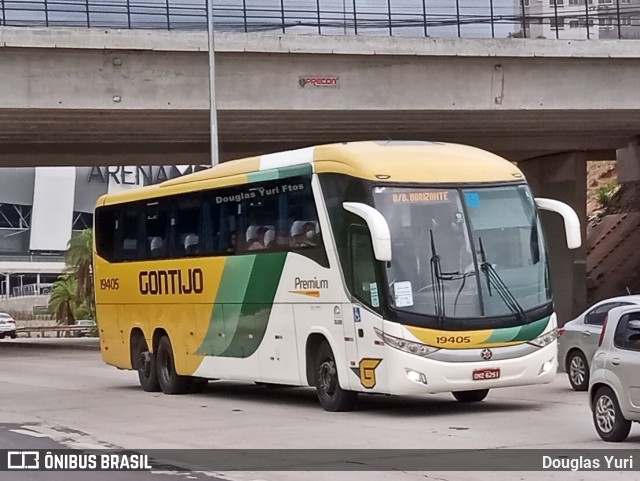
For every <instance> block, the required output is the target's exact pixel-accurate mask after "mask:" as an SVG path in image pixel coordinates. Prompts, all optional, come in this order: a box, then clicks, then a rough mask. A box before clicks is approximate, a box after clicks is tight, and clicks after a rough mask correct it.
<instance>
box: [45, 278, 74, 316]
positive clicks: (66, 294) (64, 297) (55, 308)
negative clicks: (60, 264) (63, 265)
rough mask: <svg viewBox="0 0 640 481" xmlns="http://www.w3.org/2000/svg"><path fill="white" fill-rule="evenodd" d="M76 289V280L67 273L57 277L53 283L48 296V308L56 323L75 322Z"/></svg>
mask: <svg viewBox="0 0 640 481" xmlns="http://www.w3.org/2000/svg"><path fill="white" fill-rule="evenodd" d="M77 290H78V286H77V283H76V280H75V278H74V277H73V276H71V275H69V274H66V275H62V276H60V277H58V279H57V280H56V281H55V282H54V283H53V287H52V289H51V297H49V310H50V311H51V312H53V314H54V316H55V318H56V321H57V322H58V324H66V325H71V324H74V323H75V317H74V315H73V312H74V310H75V309H76V308H77V307H78V295H77Z"/></svg>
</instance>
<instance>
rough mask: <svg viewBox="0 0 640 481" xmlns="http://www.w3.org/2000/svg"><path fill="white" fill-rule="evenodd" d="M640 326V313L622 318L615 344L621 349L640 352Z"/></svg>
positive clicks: (614, 340) (617, 329) (614, 339)
mask: <svg viewBox="0 0 640 481" xmlns="http://www.w3.org/2000/svg"><path fill="white" fill-rule="evenodd" d="M632 321H635V322H632ZM639 324H640V313H632V314H625V315H624V316H622V319H620V322H618V327H617V328H616V332H615V334H614V336H613V344H614V345H615V346H616V347H617V348H619V349H626V350H630V351H640V325H639Z"/></svg>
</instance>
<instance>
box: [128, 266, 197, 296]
mask: <svg viewBox="0 0 640 481" xmlns="http://www.w3.org/2000/svg"><path fill="white" fill-rule="evenodd" d="M138 287H139V289H140V294H142V295H143V296H146V295H153V296H162V295H176V294H178V295H183V294H201V293H202V291H203V290H204V274H203V273H202V269H198V268H196V269H187V270H180V269H171V270H166V271H141V272H140V274H139V275H138Z"/></svg>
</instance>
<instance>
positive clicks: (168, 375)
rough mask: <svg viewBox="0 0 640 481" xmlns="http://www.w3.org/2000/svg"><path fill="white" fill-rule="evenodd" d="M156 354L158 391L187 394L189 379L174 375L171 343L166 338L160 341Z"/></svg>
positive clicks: (174, 365)
mask: <svg viewBox="0 0 640 481" xmlns="http://www.w3.org/2000/svg"><path fill="white" fill-rule="evenodd" d="M157 351H158V352H157V353H156V368H157V372H158V382H159V383H160V389H162V392H163V393H165V394H184V393H186V392H189V388H190V387H191V378H190V377H189V376H180V375H179V374H178V373H176V363H175V360H174V357H173V348H172V347H171V341H170V340H169V338H168V337H167V336H164V337H162V338H161V339H160V342H159V343H158V350H157Z"/></svg>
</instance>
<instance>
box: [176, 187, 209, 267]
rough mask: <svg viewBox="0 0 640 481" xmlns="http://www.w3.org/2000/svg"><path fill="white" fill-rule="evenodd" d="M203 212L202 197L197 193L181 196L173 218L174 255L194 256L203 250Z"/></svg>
mask: <svg viewBox="0 0 640 481" xmlns="http://www.w3.org/2000/svg"><path fill="white" fill-rule="evenodd" d="M201 213H202V203H201V198H200V196H198V195H197V194H196V195H194V194H188V195H186V196H181V198H180V199H178V201H177V202H176V207H175V210H174V217H173V218H172V220H171V224H172V227H173V229H174V231H175V232H174V236H173V237H174V245H173V248H172V257H193V256H197V255H200V253H201V252H202V241H201V239H202V236H201V229H200V224H201V217H202V216H201Z"/></svg>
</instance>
